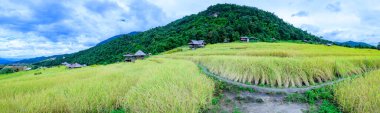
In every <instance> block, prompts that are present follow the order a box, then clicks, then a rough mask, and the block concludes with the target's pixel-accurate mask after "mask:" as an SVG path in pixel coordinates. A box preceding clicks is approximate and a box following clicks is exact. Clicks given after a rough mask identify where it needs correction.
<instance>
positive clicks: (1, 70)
mask: <svg viewBox="0 0 380 113" xmlns="http://www.w3.org/2000/svg"><path fill="white" fill-rule="evenodd" d="M13 72H16V70H15V69H13V68H2V69H0V74H7V73H13Z"/></svg>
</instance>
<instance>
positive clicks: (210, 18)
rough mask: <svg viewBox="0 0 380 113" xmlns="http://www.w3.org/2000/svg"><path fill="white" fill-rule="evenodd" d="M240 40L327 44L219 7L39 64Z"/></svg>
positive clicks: (269, 16) (244, 11) (262, 17)
mask: <svg viewBox="0 0 380 113" xmlns="http://www.w3.org/2000/svg"><path fill="white" fill-rule="evenodd" d="M241 36H250V37H255V38H256V40H257V41H273V39H275V40H307V41H309V42H311V43H328V42H329V41H327V40H323V39H321V38H319V37H316V36H314V35H311V34H309V33H307V32H306V31H303V30H301V29H298V28H295V27H294V26H292V25H290V24H288V23H286V22H284V21H283V20H282V19H280V18H278V17H277V16H276V15H274V14H273V13H270V12H267V11H263V10H260V9H258V8H255V7H248V6H239V5H234V4H217V5H214V6H210V7H209V8H208V9H207V10H206V11H202V12H200V13H198V14H193V15H190V16H186V17H184V18H182V19H178V20H176V21H174V22H171V23H169V24H168V25H166V26H163V27H157V28H153V29H150V30H148V31H145V32H141V33H139V34H137V35H132V36H131V35H121V36H119V38H116V39H114V40H112V41H109V42H107V43H104V44H101V45H98V46H95V47H93V48H90V49H87V50H84V51H80V52H77V53H74V54H69V55H65V56H63V57H58V58H56V60H52V61H44V62H39V63H36V65H40V66H54V65H59V64H61V63H62V62H70V63H74V62H77V63H81V64H88V65H91V64H109V63H114V62H118V61H122V60H123V58H124V57H123V54H125V53H127V52H136V51H137V50H139V49H141V50H143V51H144V52H147V53H152V54H158V53H161V52H164V51H167V50H170V49H173V48H176V47H179V46H183V45H186V44H187V43H188V41H189V40H190V39H202V40H205V41H206V42H207V43H218V42H224V41H236V40H239V37H241Z"/></svg>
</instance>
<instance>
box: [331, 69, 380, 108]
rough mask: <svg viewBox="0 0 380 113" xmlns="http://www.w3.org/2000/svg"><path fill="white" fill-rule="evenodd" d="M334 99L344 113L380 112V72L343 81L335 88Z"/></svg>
mask: <svg viewBox="0 0 380 113" xmlns="http://www.w3.org/2000/svg"><path fill="white" fill-rule="evenodd" d="M334 92H335V94H334V95H335V98H336V100H337V102H338V104H339V105H340V106H341V108H342V109H343V110H344V111H345V112H350V113H379V112H380V107H379V106H380V70H378V71H374V72H370V73H368V74H366V75H364V76H362V77H358V78H355V79H352V80H348V81H344V82H342V83H340V84H338V85H336V88H335V91H334Z"/></svg>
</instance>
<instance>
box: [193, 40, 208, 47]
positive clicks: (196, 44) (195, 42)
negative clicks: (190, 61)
mask: <svg viewBox="0 0 380 113" xmlns="http://www.w3.org/2000/svg"><path fill="white" fill-rule="evenodd" d="M205 44H206V43H205V41H204V40H191V41H190V42H189V47H190V48H191V49H197V48H203V47H205Z"/></svg>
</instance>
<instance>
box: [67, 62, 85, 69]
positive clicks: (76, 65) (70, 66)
mask: <svg viewBox="0 0 380 113" xmlns="http://www.w3.org/2000/svg"><path fill="white" fill-rule="evenodd" d="M84 66H85V65H81V64H78V63H74V64H67V65H66V67H67V68H69V69H74V68H82V67H84Z"/></svg>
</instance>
